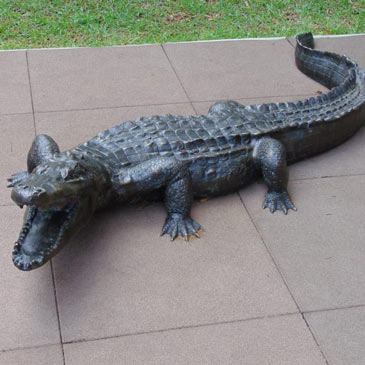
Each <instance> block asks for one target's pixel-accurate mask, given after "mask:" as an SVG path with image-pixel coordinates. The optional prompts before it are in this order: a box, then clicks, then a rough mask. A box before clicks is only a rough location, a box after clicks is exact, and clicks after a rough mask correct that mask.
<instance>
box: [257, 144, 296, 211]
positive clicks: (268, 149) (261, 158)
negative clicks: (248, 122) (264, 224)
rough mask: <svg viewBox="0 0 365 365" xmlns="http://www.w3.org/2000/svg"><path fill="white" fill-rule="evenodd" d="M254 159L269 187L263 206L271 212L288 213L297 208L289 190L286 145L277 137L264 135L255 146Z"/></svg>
mask: <svg viewBox="0 0 365 365" xmlns="http://www.w3.org/2000/svg"><path fill="white" fill-rule="evenodd" d="M254 159H255V163H256V165H257V166H258V167H259V168H260V169H261V172H262V175H263V178H264V180H265V183H266V185H267V187H268V191H267V193H266V196H265V200H264V202H263V205H262V207H263V208H264V209H265V208H269V209H270V212H271V213H274V212H275V211H276V210H281V211H283V212H284V214H287V212H288V210H289V209H293V210H297V208H296V207H295V205H294V204H293V203H292V201H291V199H290V196H289V194H288V191H287V184H288V169H287V166H286V152H285V147H284V145H283V144H282V143H281V142H280V141H278V140H276V139H273V138H268V137H264V138H262V139H261V140H259V141H258V142H257V145H256V146H255V150H254Z"/></svg>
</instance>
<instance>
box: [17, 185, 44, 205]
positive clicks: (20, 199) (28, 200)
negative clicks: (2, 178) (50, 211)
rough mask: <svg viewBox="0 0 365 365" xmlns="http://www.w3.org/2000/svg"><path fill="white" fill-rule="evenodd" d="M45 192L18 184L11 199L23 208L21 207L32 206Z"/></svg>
mask: <svg viewBox="0 0 365 365" xmlns="http://www.w3.org/2000/svg"><path fill="white" fill-rule="evenodd" d="M45 192H46V191H45V190H44V189H42V188H34V187H31V186H28V185H24V184H19V185H17V186H15V187H14V188H13V190H12V192H11V199H13V201H14V202H15V203H16V204H17V205H19V206H20V207H23V205H31V204H34V203H35V202H36V201H37V200H39V199H40V198H41V197H42V195H44V194H45Z"/></svg>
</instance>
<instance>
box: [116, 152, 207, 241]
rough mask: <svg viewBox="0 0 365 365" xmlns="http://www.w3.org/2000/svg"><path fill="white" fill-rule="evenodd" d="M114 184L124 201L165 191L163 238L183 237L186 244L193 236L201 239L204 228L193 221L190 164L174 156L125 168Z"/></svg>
mask: <svg viewBox="0 0 365 365" xmlns="http://www.w3.org/2000/svg"><path fill="white" fill-rule="evenodd" d="M114 181H115V182H116V186H115V187H116V191H117V192H118V194H119V196H120V197H121V198H122V200H124V201H128V200H129V199H130V198H131V197H132V196H140V195H146V194H147V195H148V193H151V192H153V191H155V190H159V189H161V188H165V205H166V209H167V218H166V221H165V224H164V226H163V228H162V232H161V236H162V235H164V234H169V235H170V237H171V240H174V239H175V238H176V237H178V236H182V237H184V239H185V240H186V241H188V239H189V235H195V236H196V237H199V235H198V231H199V230H200V229H202V227H201V226H200V225H199V224H198V223H196V222H194V221H193V220H192V219H191V218H190V209H191V205H192V202H193V192H192V184H191V175H190V170H189V163H188V162H186V161H180V160H177V159H175V158H174V157H156V158H154V159H151V160H148V161H144V162H141V163H140V164H138V165H136V166H133V167H130V168H128V167H127V168H122V169H121V171H120V172H119V173H118V175H117V176H115V178H114Z"/></svg>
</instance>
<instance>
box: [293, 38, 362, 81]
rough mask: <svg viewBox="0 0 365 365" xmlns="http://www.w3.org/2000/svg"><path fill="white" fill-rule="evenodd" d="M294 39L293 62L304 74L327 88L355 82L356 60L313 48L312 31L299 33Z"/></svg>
mask: <svg viewBox="0 0 365 365" xmlns="http://www.w3.org/2000/svg"><path fill="white" fill-rule="evenodd" d="M296 39H297V46H296V49H295V63H296V65H297V67H298V69H299V70H300V71H302V72H303V73H304V74H305V75H307V76H309V77H310V78H312V79H313V80H315V81H318V82H319V83H320V84H322V85H324V86H326V87H328V88H333V87H336V86H340V85H343V84H344V83H346V84H349V83H352V82H355V79H356V78H355V77H354V71H353V70H355V69H356V68H357V64H356V62H354V61H352V60H350V59H349V58H347V57H346V56H340V55H338V54H336V53H332V52H322V51H318V50H314V49H313V48H314V41H313V35H312V33H304V34H299V35H298V36H297V37H296ZM349 79H350V80H351V82H349V81H350V80H349ZM348 86H349V85H348Z"/></svg>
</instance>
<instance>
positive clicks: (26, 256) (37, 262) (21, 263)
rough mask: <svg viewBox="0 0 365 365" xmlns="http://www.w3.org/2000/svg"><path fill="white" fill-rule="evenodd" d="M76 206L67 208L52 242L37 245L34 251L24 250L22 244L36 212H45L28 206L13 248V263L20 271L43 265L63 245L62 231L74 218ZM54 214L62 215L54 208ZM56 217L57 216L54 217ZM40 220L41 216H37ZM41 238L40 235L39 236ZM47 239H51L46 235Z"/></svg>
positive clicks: (61, 212)
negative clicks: (37, 249) (37, 247)
mask: <svg viewBox="0 0 365 365" xmlns="http://www.w3.org/2000/svg"><path fill="white" fill-rule="evenodd" d="M76 208H77V206H76V205H74V206H73V207H72V208H71V209H69V212H68V213H67V215H66V216H65V217H64V221H63V222H62V223H61V224H60V225H59V226H58V227H57V225H56V227H57V228H58V229H57V236H56V238H55V239H54V240H53V242H48V243H46V244H44V245H39V248H40V249H39V251H34V252H31V253H29V252H26V251H25V250H24V247H23V245H24V244H25V243H26V240H27V237H28V235H29V232H30V230H31V229H32V224H34V221H35V220H36V216H37V214H45V215H46V213H47V212H44V211H39V210H38V209H37V208H36V207H34V206H33V207H32V206H31V207H29V210H28V215H27V217H26V221H25V223H24V225H23V229H22V232H21V234H20V236H19V239H18V241H17V242H16V243H15V246H14V250H13V255H12V256H13V262H14V265H15V266H16V267H17V268H18V269H20V270H22V271H30V270H33V269H36V268H38V267H40V266H42V265H44V264H45V263H46V262H48V261H49V260H50V258H51V257H53V256H54V255H55V254H56V253H57V252H58V251H59V249H60V247H61V246H63V244H62V242H61V240H62V239H63V235H64V232H65V230H66V228H68V226H69V223H70V222H71V220H72V218H74V214H75V211H76ZM53 214H54V215H57V214H60V215H61V217H62V214H63V215H64V214H65V213H63V211H62V210H59V211H58V210H56V209H55V210H54V211H53ZM56 218H57V217H56ZM38 219H40V221H41V220H42V216H41V218H39V217H38ZM48 219H49V218H48ZM40 239H42V237H40ZM47 240H51V238H50V237H47Z"/></svg>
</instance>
